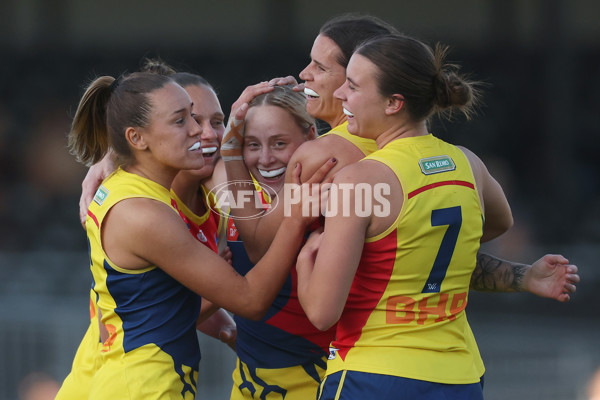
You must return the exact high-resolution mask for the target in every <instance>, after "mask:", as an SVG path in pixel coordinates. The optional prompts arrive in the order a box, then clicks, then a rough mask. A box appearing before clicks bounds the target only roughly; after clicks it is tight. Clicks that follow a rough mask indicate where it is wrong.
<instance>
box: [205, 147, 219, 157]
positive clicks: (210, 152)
mask: <svg viewBox="0 0 600 400" xmlns="http://www.w3.org/2000/svg"><path fill="white" fill-rule="evenodd" d="M218 149H219V148H218V147H217V146H211V147H203V148H202V155H203V156H204V157H212V156H214V155H215V153H216V152H217V150H218Z"/></svg>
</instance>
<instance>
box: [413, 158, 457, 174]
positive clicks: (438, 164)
mask: <svg viewBox="0 0 600 400" xmlns="http://www.w3.org/2000/svg"><path fill="white" fill-rule="evenodd" d="M419 166H420V167H421V172H423V173H424V174H425V175H432V174H438V173H440V172H447V171H454V170H455V169H456V165H455V164H454V161H453V160H452V158H450V156H446V155H443V156H435V157H428V158H421V159H420V160H419Z"/></svg>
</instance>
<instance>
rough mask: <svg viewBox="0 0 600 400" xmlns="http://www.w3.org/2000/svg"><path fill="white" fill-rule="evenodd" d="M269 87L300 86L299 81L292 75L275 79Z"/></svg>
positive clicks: (270, 82)
mask: <svg viewBox="0 0 600 400" xmlns="http://www.w3.org/2000/svg"><path fill="white" fill-rule="evenodd" d="M269 85H271V86H286V85H294V87H297V86H298V81H297V80H296V78H294V77H293V76H291V75H288V76H285V77H280V78H273V79H271V80H270V81H269Z"/></svg>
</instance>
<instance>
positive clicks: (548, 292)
mask: <svg viewBox="0 0 600 400" xmlns="http://www.w3.org/2000/svg"><path fill="white" fill-rule="evenodd" d="M577 271H578V270H577V266H575V265H572V264H569V261H568V260H567V259H566V258H564V257H563V256H561V255H554V254H546V255H545V256H543V257H542V258H540V259H539V260H537V261H536V262H534V263H533V264H531V265H528V264H521V263H516V262H512V261H506V260H502V259H500V258H497V257H494V256H492V255H489V254H485V253H479V254H478V256H477V266H476V268H475V270H474V271H473V275H472V276H471V289H474V290H478V291H485V292H530V293H533V294H535V295H537V296H540V297H547V298H550V299H554V300H557V301H560V302H567V301H569V300H570V298H571V295H572V294H573V293H575V290H576V286H575V285H576V284H577V283H578V282H579V280H580V277H579V275H578V274H577Z"/></svg>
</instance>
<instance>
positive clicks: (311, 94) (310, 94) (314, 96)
mask: <svg viewBox="0 0 600 400" xmlns="http://www.w3.org/2000/svg"><path fill="white" fill-rule="evenodd" d="M304 94H305V95H306V97H308V98H311V99H318V98H319V97H321V96H319V93H317V92H315V91H314V90H312V89H309V88H307V87H305V88H304Z"/></svg>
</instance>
